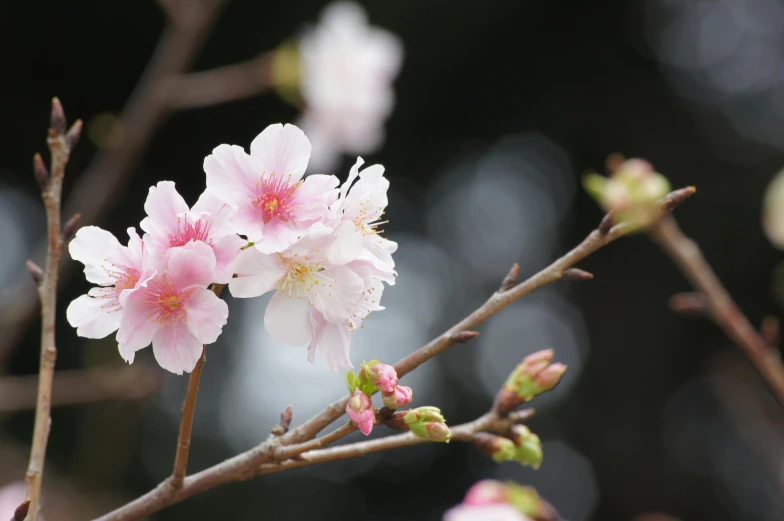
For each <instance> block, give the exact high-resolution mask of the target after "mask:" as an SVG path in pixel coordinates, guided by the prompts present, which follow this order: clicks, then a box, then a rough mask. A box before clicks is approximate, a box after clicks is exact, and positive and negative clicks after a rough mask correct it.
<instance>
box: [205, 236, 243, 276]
mask: <svg viewBox="0 0 784 521" xmlns="http://www.w3.org/2000/svg"><path fill="white" fill-rule="evenodd" d="M246 242H247V241H245V240H244V239H243V238H242V237H240V236H239V235H227V236H225V237H221V238H220V239H215V240H213V241H212V251H213V253H215V262H216V264H215V280H214V281H213V282H217V283H219V284H228V283H229V282H230V281H231V277H232V275H233V274H234V271H233V270H232V266H231V265H232V263H233V262H234V259H236V258H237V255H239V254H240V252H241V251H242V247H243V246H244V245H245V244H246Z"/></svg>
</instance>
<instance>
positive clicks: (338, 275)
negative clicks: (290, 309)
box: [308, 266, 365, 324]
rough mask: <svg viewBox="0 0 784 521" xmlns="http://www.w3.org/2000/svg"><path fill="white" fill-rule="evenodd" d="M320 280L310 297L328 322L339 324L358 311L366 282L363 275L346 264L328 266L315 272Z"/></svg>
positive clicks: (310, 292)
mask: <svg viewBox="0 0 784 521" xmlns="http://www.w3.org/2000/svg"><path fill="white" fill-rule="evenodd" d="M315 278H316V279H317V280H318V281H319V284H318V285H315V286H314V287H313V289H312V290H311V291H309V292H308V299H310V302H311V303H312V304H313V307H315V308H316V309H318V310H319V311H320V312H321V314H322V315H324V318H325V319H326V320H327V322H332V323H333V324H339V323H341V322H344V321H346V320H348V319H349V318H350V317H351V316H352V315H353V314H354V313H356V312H357V305H358V304H359V299H360V297H361V296H362V290H363V289H364V286H365V285H364V282H363V281H362V277H360V276H359V275H357V274H356V273H354V272H353V271H351V270H350V269H348V268H346V267H344V266H335V267H331V268H327V269H325V270H323V271H320V272H318V273H317V274H315Z"/></svg>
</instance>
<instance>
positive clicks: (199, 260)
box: [166, 242, 216, 289]
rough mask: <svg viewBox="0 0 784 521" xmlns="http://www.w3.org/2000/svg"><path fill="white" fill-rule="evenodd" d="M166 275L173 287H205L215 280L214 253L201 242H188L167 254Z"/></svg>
mask: <svg viewBox="0 0 784 521" xmlns="http://www.w3.org/2000/svg"><path fill="white" fill-rule="evenodd" d="M166 255H167V263H166V274H167V275H168V277H169V281H171V283H172V284H173V285H174V287H176V288H179V289H187V288H191V287H202V288H204V287H207V286H208V285H209V284H211V283H212V282H213V281H214V280H215V264H216V261H215V253H213V251H212V248H211V247H210V246H209V245H207V244H204V243H203V242H190V243H188V244H186V245H185V246H180V247H178V248H172V249H170V250H169V251H168V252H167V254H166Z"/></svg>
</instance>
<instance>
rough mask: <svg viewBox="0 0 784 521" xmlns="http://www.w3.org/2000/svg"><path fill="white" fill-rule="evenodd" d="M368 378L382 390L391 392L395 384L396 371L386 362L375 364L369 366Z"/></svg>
mask: <svg viewBox="0 0 784 521" xmlns="http://www.w3.org/2000/svg"><path fill="white" fill-rule="evenodd" d="M368 376H370V380H371V381H372V382H373V383H374V384H375V385H376V387H378V388H379V389H381V390H382V391H384V392H388V393H391V392H393V391H394V390H395V387H396V386H397V371H395V368H394V367H392V366H391V365H388V364H381V363H378V364H375V365H374V366H373V367H371V368H370V374H369V375H368Z"/></svg>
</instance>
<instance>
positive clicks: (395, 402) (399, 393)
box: [381, 385, 414, 409]
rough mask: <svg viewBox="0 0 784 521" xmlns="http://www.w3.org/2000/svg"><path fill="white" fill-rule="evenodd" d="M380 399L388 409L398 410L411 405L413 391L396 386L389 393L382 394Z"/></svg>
mask: <svg viewBox="0 0 784 521" xmlns="http://www.w3.org/2000/svg"><path fill="white" fill-rule="evenodd" d="M381 398H382V399H383V400H384V405H385V406H387V407H389V408H390V409H399V408H401V407H404V406H406V405H408V404H409V403H411V400H412V399H413V398H414V391H412V390H411V388H410V387H405V386H402V385H398V386H397V387H395V389H394V390H393V391H392V392H391V393H388V392H386V391H385V392H382V393H381Z"/></svg>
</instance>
